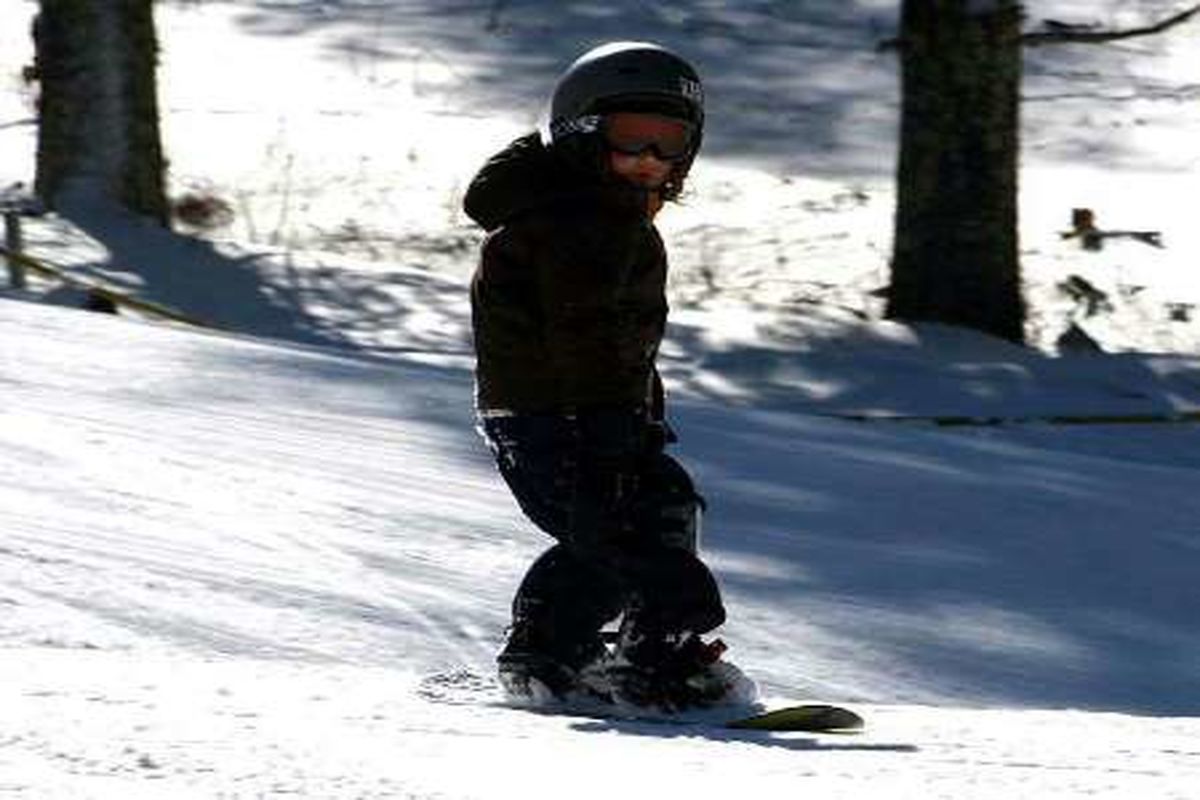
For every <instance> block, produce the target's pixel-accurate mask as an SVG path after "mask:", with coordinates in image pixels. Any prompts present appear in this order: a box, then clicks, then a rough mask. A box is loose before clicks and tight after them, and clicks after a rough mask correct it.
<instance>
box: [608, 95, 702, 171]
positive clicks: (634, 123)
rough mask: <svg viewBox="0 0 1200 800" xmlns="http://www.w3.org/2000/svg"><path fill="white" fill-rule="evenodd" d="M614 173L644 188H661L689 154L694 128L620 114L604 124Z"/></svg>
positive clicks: (669, 120) (674, 121)
mask: <svg viewBox="0 0 1200 800" xmlns="http://www.w3.org/2000/svg"><path fill="white" fill-rule="evenodd" d="M603 131H604V137H605V139H606V141H607V143H608V152H609V164H610V166H611V167H612V171H613V172H614V173H615V174H616V175H618V176H620V177H621V178H624V179H625V180H627V181H629V182H630V183H632V184H634V185H635V186H640V187H642V188H644V189H659V188H661V187H662V186H663V184H665V183H666V182H667V179H668V178H669V177H670V176H671V169H672V167H673V165H674V163H675V161H676V160H678V159H680V158H684V157H686V155H687V153H688V152H690V148H691V139H692V129H691V127H690V126H689V125H688V124H687V123H686V122H683V121H681V120H678V119H672V118H670V117H663V116H659V115H657V114H639V113H634V112H618V113H614V114H610V115H608V116H607V117H606V118H605V120H604V123H603Z"/></svg>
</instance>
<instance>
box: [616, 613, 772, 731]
mask: <svg viewBox="0 0 1200 800" xmlns="http://www.w3.org/2000/svg"><path fill="white" fill-rule="evenodd" d="M725 650H726V647H725V643H724V642H722V641H721V640H720V639H714V640H712V641H710V642H705V641H704V640H703V639H702V638H701V637H700V636H698V635H696V634H695V633H692V632H690V631H681V632H663V631H649V632H648V631H644V630H638V629H637V626H636V625H632V624H623V625H622V630H621V631H620V633H619V634H618V640H617V647H616V652H615V653H614V655H613V657H612V662H611V664H610V665H609V666H608V669H607V673H608V678H609V683H610V687H611V692H612V696H613V700H614V702H616V703H618V704H624V705H632V706H638V707H643V708H651V709H657V710H659V711H664V712H667V713H674V712H680V711H687V710H690V709H703V708H712V707H714V706H718V705H735V704H749V703H752V702H753V701H754V700H755V698H756V696H757V689H756V687H755V686H754V683H753V681H751V680H750V679H749V678H747V677H746V676H745V675H744V674H743V673H742V671H741V670H739V669H738V668H737V667H735V666H734V665H733V664H730V663H729V662H727V661H724V660H722V658H721V656H722V654H724V652H725Z"/></svg>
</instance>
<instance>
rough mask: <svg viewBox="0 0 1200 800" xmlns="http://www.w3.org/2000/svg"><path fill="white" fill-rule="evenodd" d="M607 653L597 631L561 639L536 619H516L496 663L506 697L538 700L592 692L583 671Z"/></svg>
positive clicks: (547, 700) (557, 698)
mask: <svg viewBox="0 0 1200 800" xmlns="http://www.w3.org/2000/svg"><path fill="white" fill-rule="evenodd" d="M606 655H607V650H606V649H605V647H604V645H603V644H602V643H601V641H600V637H599V635H598V634H593V635H591V636H588V637H586V638H585V637H572V638H568V639H563V638H560V637H553V636H551V635H548V634H547V631H546V629H545V628H543V627H540V626H538V625H537V624H536V622H533V621H531V620H528V619H517V620H515V621H514V622H513V626H512V628H511V629H510V630H509V635H508V641H507V642H506V643H505V645H504V649H503V650H501V651H500V653H499V655H497V656H496V665H497V670H498V676H499V679H500V684H501V686H503V687H504V691H505V692H506V693H507V694H508V695H509V697H511V698H512V699H514V700H517V701H520V702H529V703H535V704H539V703H550V702H554V701H556V700H564V699H566V698H568V697H570V696H571V695H572V694H576V693H580V694H592V693H593V692H592V690H591V689H590V688H589V684H588V682H587V681H586V680H584V679H583V673H584V672H585V670H587V668H588V667H589V666H591V665H593V664H594V663H595V662H597V661H599V660H601V659H603V658H604V657H605V656H606Z"/></svg>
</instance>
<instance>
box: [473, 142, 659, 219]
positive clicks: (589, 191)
mask: <svg viewBox="0 0 1200 800" xmlns="http://www.w3.org/2000/svg"><path fill="white" fill-rule="evenodd" d="M575 155H576V156H577V157H576V158H571V157H569V155H568V154H566V153H564V152H562V151H560V150H559V149H557V148H554V147H549V148H548V147H546V146H545V145H544V144H543V143H542V138H541V136H540V135H539V134H538V133H531V134H529V135H527V136H522V137H521V138H520V139H517V140H516V141H514V142H513V143H512V144H510V145H509V146H508V147H506V148H505V149H504V150H502V151H501V152H499V153H497V154H496V155H494V156H492V157H491V158H490V159H488V161H487V163H486V164H484V165H483V168H482V169H480V170H479V172H478V173H477V174H476V175H475V177H474V178H473V179H472V181H471V185H470V186H468V187H467V191H466V194H465V195H464V197H463V210H464V211H466V213H467V216H469V217H470V218H471V219H472V220H474V221H475V222H476V223H477V224H479V225H480V226H481V227H482V228H483V229H484V230H486V231H489V232H490V231H493V230H495V229H497V228H499V227H500V226H502V225H504V224H505V223H507V222H509V221H510V220H512V219H513V218H515V217H518V216H520V215H522V214H524V213H526V212H529V211H532V210H534V209H538V208H545V207H549V206H557V205H559V204H568V205H572V206H578V205H585V204H586V205H601V206H604V207H607V208H609V209H610V210H613V211H625V212H629V213H633V214H638V213H644V209H645V208H646V193H645V191H643V190H640V189H637V188H636V187H633V186H628V185H626V184H623V183H622V184H617V183H614V182H613V181H611V180H605V179H604V178H603V177H602V176H600V175H598V174H597V170H595V169H592V170H587V169H585V168H584V167H583V166H582V165H581V164H580V161H581V160H582V159H581V158H579V157H578V156H579V154H575Z"/></svg>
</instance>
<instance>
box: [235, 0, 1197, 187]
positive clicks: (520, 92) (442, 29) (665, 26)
mask: <svg viewBox="0 0 1200 800" xmlns="http://www.w3.org/2000/svg"><path fill="white" fill-rule="evenodd" d="M240 22H241V24H242V25H243V26H244V27H245V28H246V29H247V30H248V31H250V32H252V33H255V34H259V35H263V36H286V37H291V36H301V35H308V34H320V35H322V36H323V37H324V42H325V45H324V46H325V48H326V52H327V53H328V55H329V57H330V58H331V59H334V60H337V61H341V62H344V63H346V64H347V65H348V66H349V68H351V69H353V70H355V71H359V72H361V73H362V74H363V75H364V76H365V78H366V79H371V78H372V77H374V76H375V75H376V68H377V67H378V66H379V65H381V64H382V65H390V66H393V67H394V66H396V65H401V66H404V67H405V68H406V69H407V72H406V73H405V74H406V75H407V79H408V80H410V81H411V83H412V88H413V89H414V90H415V91H416V92H417V93H418V94H423V95H425V96H429V97H434V96H444V98H445V103H446V105H447V108H448V110H450V111H451V112H455V113H463V114H472V115H484V116H500V117H510V118H517V119H528V120H530V121H531V122H532V121H533V119H534V118H535V116H536V115H537V114H538V113H539V112H540V110H541V109H542V107H543V105H544V104H545V103H546V101H547V98H548V96H549V94H550V91H551V88H552V87H553V85H554V81H555V79H556V78H557V77H558V75H559V74H560V73H561V72H562V70H563V69H564V68H565V66H566V65H567V64H569V63H570V62H571V61H572V60H573V59H574V58H575V57H576V56H578V55H579V54H580V53H582V52H583V51H585V50H586V49H588V48H589V47H592V46H594V45H596V44H597V43H599V42H602V41H608V40H614V39H636V40H652V41H656V42H660V43H662V44H665V45H667V46H669V47H672V48H675V49H677V50H678V51H679V52H680V53H682V54H684V55H685V56H686V57H688V58H689V59H690V60H693V61H694V62H695V63H696V65H697V67H698V69H699V70H700V72H701V74H702V76H703V78H704V80H705V85H706V90H707V95H708V97H707V101H708V109H709V114H708V126H707V128H706V133H705V152H706V153H709V154H712V155H716V156H719V157H721V158H723V159H728V160H733V161H740V162H745V163H748V164H752V165H754V166H756V167H760V168H764V169H768V170H771V171H773V172H776V173H780V172H781V173H803V174H809V175H815V176H824V177H830V178H841V179H845V178H857V179H863V178H876V179H890V177H891V175H892V173H893V166H894V154H893V153H892V152H891V150H890V149H888V148H881V147H880V146H879V143H880V142H887V141H893V140H894V139H895V135H896V124H897V116H898V109H899V101H900V98H899V83H898V78H897V69H898V67H897V56H896V53H895V52H894V51H893V52H880V51H879V49H878V45H879V43H880V42H882V41H884V40H887V39H890V38H892V37H894V36H895V34H896V31H897V28H898V4H881V3H877V2H864V1H863V0H859V2H838V1H837V0H821V1H820V2H810V3H804V4H796V3H792V2H786V0H770V1H769V2H759V3H754V4H752V5H751V6H749V7H746V6H739V5H738V4H711V3H701V2H685V3H671V4H669V5H665V4H656V3H647V2H643V1H642V0H621V1H620V2H615V3H608V4H597V3H593V2H584V1H582V0H577V1H573V2H563V3H553V4H551V3H545V2H532V1H528V0H527V1H525V2H522V1H521V0H514V1H512V2H503V0H491V1H490V2H483V0H480V1H478V2H456V3H440V2H432V0H429V1H426V0H422V1H421V2H411V0H406V2H395V1H394V0H393V1H392V2H380V3H366V4H364V3H358V2H352V1H351V0H312V1H311V2H300V3H286V4H284V3H276V2H268V1H267V0H262V1H261V2H257V3H254V4H252V7H251V8H250V9H249V10H247V11H245V12H244V13H243V14H242V15H241V17H240ZM1036 23H1037V21H1036V20H1034V21H1031V23H1030V24H1031V25H1035V24H1036ZM1169 35H1170V34H1167V36H1169ZM1167 41H1168V39H1167V37H1166V36H1163V37H1151V38H1149V39H1144V40H1138V44H1137V45H1135V46H1126V47H1082V46H1070V47H1043V48H1032V49H1031V50H1030V52H1029V53H1028V57H1027V64H1026V76H1027V77H1026V94H1027V96H1028V97H1030V98H1031V99H1036V100H1043V101H1044V100H1046V99H1047V98H1049V97H1052V96H1055V95H1060V94H1062V93H1064V92H1067V91H1069V92H1071V93H1074V94H1077V95H1080V96H1081V97H1083V98H1084V100H1085V103H1087V102H1090V103H1092V105H1093V111H1094V110H1095V105H1096V103H1097V102H1103V101H1104V98H1105V97H1106V96H1107V95H1109V94H1111V92H1112V91H1113V88H1114V85H1116V86H1120V87H1123V88H1125V89H1126V90H1127V91H1130V92H1132V93H1133V94H1134V95H1135V96H1139V97H1142V96H1145V97H1148V98H1150V99H1154V98H1155V97H1160V96H1163V92H1167V93H1168V95H1167V97H1168V98H1169V97H1171V96H1174V95H1171V94H1170V93H1172V92H1176V91H1178V90H1179V88H1180V87H1179V86H1174V85H1171V86H1166V85H1160V84H1154V83H1153V82H1151V84H1153V85H1151V84H1148V83H1147V82H1146V81H1145V80H1143V79H1141V78H1139V77H1138V76H1137V74H1136V73H1137V70H1136V67H1135V66H1133V65H1136V63H1137V62H1138V60H1139V59H1143V58H1146V57H1157V56H1159V55H1161V54H1162V52H1163V51H1164V48H1165V47H1166V44H1165V43H1166V42H1167ZM394 74H400V73H394ZM1180 86H1183V84H1182V82H1181V83H1180ZM1186 88H1187V87H1186V86H1183V89H1184V90H1185V91H1186ZM1080 115H1081V116H1083V117H1087V116H1088V110H1087V108H1086V107H1085V105H1081V106H1080ZM1026 127H1027V128H1028V131H1029V133H1030V140H1031V143H1032V146H1033V147H1034V148H1035V149H1037V150H1038V151H1045V152H1047V153H1048V154H1050V155H1053V156H1054V157H1056V158H1057V157H1061V158H1076V157H1081V156H1086V158H1087V159H1089V160H1094V159H1097V158H1108V159H1114V158H1118V157H1121V158H1124V157H1129V156H1131V155H1132V154H1133V153H1135V152H1136V141H1135V140H1136V138H1137V136H1136V134H1137V131H1136V126H1134V125H1129V126H1120V125H1117V126H1115V127H1114V126H1111V125H1108V124H1096V125H1095V126H1089V125H1083V126H1080V125H1078V124H1077V121H1076V120H1072V122H1071V124H1070V125H1069V126H1067V127H1062V126H1057V125H1055V124H1054V123H1053V122H1052V121H1051V120H1046V119H1043V118H1041V117H1040V116H1039V115H1038V114H1037V109H1036V108H1034V109H1032V112H1031V115H1030V119H1029V120H1028V121H1027V123H1026Z"/></svg>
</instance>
